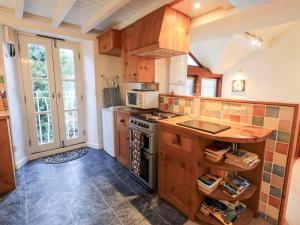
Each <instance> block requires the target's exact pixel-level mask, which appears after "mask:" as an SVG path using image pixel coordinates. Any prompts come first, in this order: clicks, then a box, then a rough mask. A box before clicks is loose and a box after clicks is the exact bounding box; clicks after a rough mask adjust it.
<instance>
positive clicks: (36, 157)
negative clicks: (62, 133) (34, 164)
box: [29, 143, 87, 160]
mask: <svg viewBox="0 0 300 225" xmlns="http://www.w3.org/2000/svg"><path fill="white" fill-rule="evenodd" d="M85 146H87V144H86V143H82V144H78V145H72V146H68V147H64V148H58V149H54V150H49V151H45V152H39V153H34V154H30V155H29V160H34V159H38V158H41V157H44V156H48V155H54V154H58V153H62V152H67V151H70V150H73V149H76V148H81V147H85Z"/></svg>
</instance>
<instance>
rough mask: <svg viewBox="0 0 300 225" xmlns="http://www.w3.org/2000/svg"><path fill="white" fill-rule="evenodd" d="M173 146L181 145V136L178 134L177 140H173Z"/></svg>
mask: <svg viewBox="0 0 300 225" xmlns="http://www.w3.org/2000/svg"><path fill="white" fill-rule="evenodd" d="M172 144H173V145H180V144H181V140H180V136H179V135H178V134H176V136H175V138H174V139H173V140H172Z"/></svg>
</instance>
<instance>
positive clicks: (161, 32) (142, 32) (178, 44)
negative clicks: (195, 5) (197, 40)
mask: <svg viewBox="0 0 300 225" xmlns="http://www.w3.org/2000/svg"><path fill="white" fill-rule="evenodd" d="M132 26H133V29H134V34H133V37H132V39H131V43H130V45H129V46H128V47H129V51H130V54H132V55H137V56H143V57H148V58H166V57H171V56H175V55H181V54H187V53H188V52H189V40H190V17H189V16H187V15H185V14H183V13H181V12H179V11H177V10H175V9H172V8H171V7H169V6H164V7H161V8H159V9H157V10H156V11H154V12H152V13H150V14H148V15H147V16H145V17H143V18H141V19H140V20H138V21H136V22H135V23H134V24H132Z"/></svg>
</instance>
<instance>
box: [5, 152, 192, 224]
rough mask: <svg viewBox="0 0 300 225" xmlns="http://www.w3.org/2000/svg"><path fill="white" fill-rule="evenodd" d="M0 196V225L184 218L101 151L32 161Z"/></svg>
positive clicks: (167, 221) (157, 221) (159, 221)
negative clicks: (60, 160)
mask: <svg viewBox="0 0 300 225" xmlns="http://www.w3.org/2000/svg"><path fill="white" fill-rule="evenodd" d="M16 175H17V188H16V190H14V191H13V192H11V193H10V194H8V195H6V196H5V197H3V198H1V199H0V224H1V225H38V224H41V225H68V224H70V225H71V224H75V225H77V224H78V225H122V224H123V225H127V224H130V225H149V224H153V225H177V224H178V225H181V224H184V223H185V222H186V220H187V219H186V218H185V217H184V216H183V215H182V214H180V213H179V212H178V211H177V210H175V209H174V208H173V207H171V206H170V205H169V204H168V203H166V202H165V201H163V200H159V199H158V198H157V197H156V196H155V195H151V194H149V193H148V192H146V191H145V190H144V189H143V188H142V187H141V186H140V185H139V184H138V183H136V182H135V181H134V180H133V179H132V178H131V177H130V176H129V171H128V170H127V169H126V168H125V167H123V166H122V165H120V164H119V163H118V162H117V161H116V160H114V159H113V158H111V157H110V156H109V155H108V154H106V153H105V152H104V151H99V150H94V149H90V150H89V152H88V154H87V155H85V156H83V157H82V158H80V159H78V160H75V161H71V162H68V163H63V164H43V163H40V162H39V161H32V162H29V163H28V164H27V165H25V166H24V167H23V168H21V169H19V170H18V171H17V174H16Z"/></svg>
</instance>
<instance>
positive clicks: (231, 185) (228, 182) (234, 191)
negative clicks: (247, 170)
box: [220, 174, 250, 198]
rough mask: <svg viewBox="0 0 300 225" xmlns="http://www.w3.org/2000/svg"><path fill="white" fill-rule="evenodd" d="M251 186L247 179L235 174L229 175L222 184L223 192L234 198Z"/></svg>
mask: <svg viewBox="0 0 300 225" xmlns="http://www.w3.org/2000/svg"><path fill="white" fill-rule="evenodd" d="M249 186H250V183H249V181H248V180H247V179H245V178H243V177H240V176H237V175H233V174H231V175H229V176H228V177H227V178H226V179H225V180H224V181H222V183H221V184H220V187H221V188H222V190H223V191H224V192H225V193H226V194H228V195H230V196H231V197H233V198H236V197H237V196H238V195H239V194H241V193H242V192H243V191H245V190H246V189H247V188H249Z"/></svg>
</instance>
